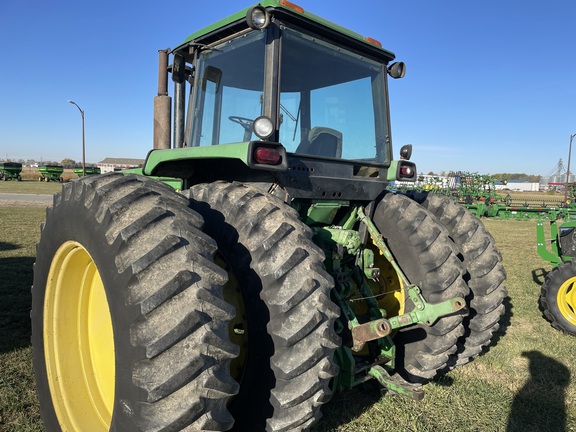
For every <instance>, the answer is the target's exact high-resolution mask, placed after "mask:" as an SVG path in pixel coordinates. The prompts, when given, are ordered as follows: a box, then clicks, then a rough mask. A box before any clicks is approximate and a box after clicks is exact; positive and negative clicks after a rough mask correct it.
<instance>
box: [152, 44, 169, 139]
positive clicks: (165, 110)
mask: <svg viewBox="0 0 576 432" xmlns="http://www.w3.org/2000/svg"><path fill="white" fill-rule="evenodd" d="M169 54H170V49H165V50H159V51H158V96H156V97H154V149H169V148H170V134H171V131H170V120H171V117H172V110H171V106H172V98H171V97H170V96H168V55H169Z"/></svg>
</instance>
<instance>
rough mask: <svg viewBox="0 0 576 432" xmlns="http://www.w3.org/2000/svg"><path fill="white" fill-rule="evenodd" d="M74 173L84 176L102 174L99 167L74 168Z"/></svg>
mask: <svg viewBox="0 0 576 432" xmlns="http://www.w3.org/2000/svg"><path fill="white" fill-rule="evenodd" d="M74 174H76V175H77V176H78V177H83V176H84V174H86V175H94V174H100V168H98V167H85V168H82V167H80V168H74Z"/></svg>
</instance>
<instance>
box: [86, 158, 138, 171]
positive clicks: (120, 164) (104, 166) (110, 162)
mask: <svg viewBox="0 0 576 432" xmlns="http://www.w3.org/2000/svg"><path fill="white" fill-rule="evenodd" d="M142 165H144V159H128V158H106V159H104V160H103V161H100V162H98V163H97V164H96V166H97V167H98V168H100V172H101V173H102V174H104V173H107V172H112V171H118V170H123V169H128V168H138V167H141V166H142Z"/></svg>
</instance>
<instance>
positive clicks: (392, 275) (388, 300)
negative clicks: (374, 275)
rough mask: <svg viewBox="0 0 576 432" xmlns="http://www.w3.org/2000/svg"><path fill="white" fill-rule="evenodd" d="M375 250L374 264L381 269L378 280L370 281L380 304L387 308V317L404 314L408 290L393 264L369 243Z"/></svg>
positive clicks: (381, 306)
mask: <svg viewBox="0 0 576 432" xmlns="http://www.w3.org/2000/svg"><path fill="white" fill-rule="evenodd" d="M368 247H369V248H370V249H372V251H373V252H374V266H375V267H377V268H379V269H380V278H379V280H378V282H375V281H369V285H370V288H371V289H372V292H373V293H374V296H375V297H376V300H377V302H378V306H379V307H380V308H381V309H384V310H386V316H387V318H391V317H393V316H398V315H402V314H403V313H404V311H405V308H406V290H405V287H404V284H403V283H402V281H401V280H400V278H399V277H398V273H396V270H394V267H392V264H390V262H389V261H388V260H387V259H386V258H385V257H384V255H382V253H381V252H380V251H379V249H378V248H377V247H376V246H375V245H374V244H372V243H370V244H369V245H368Z"/></svg>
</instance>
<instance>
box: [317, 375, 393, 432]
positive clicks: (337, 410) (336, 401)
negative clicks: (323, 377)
mask: <svg viewBox="0 0 576 432" xmlns="http://www.w3.org/2000/svg"><path fill="white" fill-rule="evenodd" d="M380 389H381V386H380V385H379V384H378V383H376V382H375V381H368V382H366V383H364V384H361V385H360V386H358V387H354V388H352V389H351V390H348V391H345V392H343V393H339V394H335V395H334V396H333V397H332V399H331V400H330V402H328V403H327V404H326V405H324V406H323V407H322V414H323V416H322V418H321V419H320V421H319V422H318V423H317V424H316V425H315V426H314V427H313V428H312V429H311V431H312V432H330V431H334V430H336V429H337V428H338V426H341V425H345V424H348V423H350V422H351V421H352V420H354V419H355V418H357V417H360V416H361V415H362V414H364V413H365V412H366V410H367V409H369V408H370V407H372V406H374V405H375V404H376V403H377V402H378V401H379V400H380V399H381V398H382V393H381V391H380Z"/></svg>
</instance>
